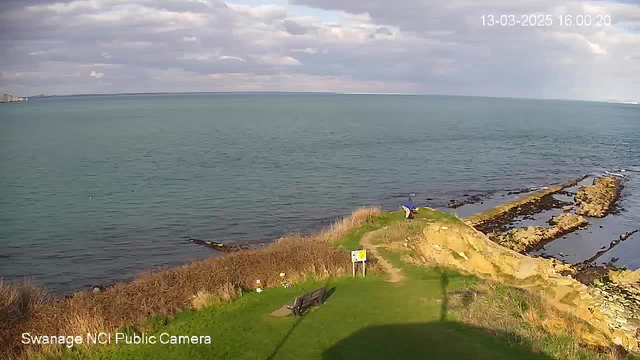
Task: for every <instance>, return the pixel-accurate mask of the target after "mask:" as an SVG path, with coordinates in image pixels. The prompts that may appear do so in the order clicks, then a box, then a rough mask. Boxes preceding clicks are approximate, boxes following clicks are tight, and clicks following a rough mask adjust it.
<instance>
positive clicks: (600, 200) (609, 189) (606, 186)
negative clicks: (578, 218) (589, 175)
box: [576, 176, 622, 218]
mask: <svg viewBox="0 0 640 360" xmlns="http://www.w3.org/2000/svg"><path fill="white" fill-rule="evenodd" d="M620 192H622V181H620V179H619V178H616V177H613V176H606V177H601V178H597V179H595V180H593V185H591V186H583V187H581V188H580V189H578V192H577V193H576V202H577V204H578V208H577V209H576V214H578V215H585V216H591V217H597V218H602V217H605V216H607V214H609V213H610V212H611V211H613V210H614V209H615V206H616V203H617V201H618V199H619V198H620Z"/></svg>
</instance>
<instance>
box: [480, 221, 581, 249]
mask: <svg viewBox="0 0 640 360" xmlns="http://www.w3.org/2000/svg"><path fill="white" fill-rule="evenodd" d="M549 223H550V224H551V225H552V226H551V227H549V228H545V227H542V226H536V227H534V226H529V227H526V228H519V229H513V230H509V231H507V232H505V233H491V234H489V238H490V239H491V240H493V241H495V242H497V243H498V244H500V245H502V246H504V247H506V248H509V249H511V250H513V251H516V252H519V253H522V254H524V253H526V252H528V251H531V250H534V249H537V248H540V247H541V246H542V245H544V244H545V243H547V242H549V241H551V240H555V239H557V238H559V237H561V236H562V235H564V234H567V233H570V232H572V231H574V230H575V229H577V228H580V227H583V226H585V225H587V224H589V222H588V221H587V220H586V219H585V218H584V217H582V216H579V215H574V214H562V215H560V216H555V217H553V218H552V219H551V221H549Z"/></svg>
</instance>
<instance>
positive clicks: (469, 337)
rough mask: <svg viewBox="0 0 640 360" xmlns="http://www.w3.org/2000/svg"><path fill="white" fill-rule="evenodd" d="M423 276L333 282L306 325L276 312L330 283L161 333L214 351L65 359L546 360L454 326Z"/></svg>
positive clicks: (458, 283) (272, 295)
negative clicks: (190, 338)
mask: <svg viewBox="0 0 640 360" xmlns="http://www.w3.org/2000/svg"><path fill="white" fill-rule="evenodd" d="M419 272H421V273H420V276H416V277H414V276H411V277H410V278H408V279H407V280H405V281H403V282H401V283H396V284H392V283H388V282H386V281H384V279H382V278H381V277H375V276H373V277H368V278H365V279H362V278H356V279H350V278H347V279H338V280H333V281H329V282H328V283H326V285H327V288H328V289H333V290H332V294H331V295H330V297H329V298H328V300H327V302H326V303H325V305H323V306H322V307H318V308H314V309H313V310H312V311H310V312H308V313H307V314H306V315H305V316H303V317H302V318H292V317H286V318H276V317H272V316H270V313H271V312H272V311H273V310H275V309H277V308H279V307H280V306H281V305H282V304H285V303H286V302H288V301H290V300H291V299H292V298H293V297H295V296H296V295H298V294H301V293H304V292H306V291H309V290H311V289H313V288H316V287H318V286H321V285H324V284H325V283H306V284H303V285H299V286H294V287H291V288H288V289H267V290H265V291H264V292H263V293H261V294H257V293H250V294H246V295H245V296H243V298H242V299H240V300H238V301H235V302H233V303H231V304H227V305H223V306H220V307H217V308H208V309H203V310H200V311H187V312H183V313H181V314H179V315H178V316H176V317H175V318H173V319H171V320H170V321H160V322H161V323H166V325H165V326H163V327H162V329H161V330H159V332H167V333H169V334H175V335H208V336H211V339H212V344H211V345H118V346H115V345H111V346H103V347H99V348H98V350H97V351H96V352H92V353H89V354H86V353H81V352H73V353H67V354H66V356H65V358H68V359H72V358H86V357H89V358H92V359H151V358H153V359H340V358H344V359H346V358H369V359H389V358H394V359H403V358H416V356H418V357H421V358H424V357H426V356H428V358H430V359H463V358H474V359H485V358H486V359H514V358H517V359H545V357H544V356H542V355H541V354H535V353H531V352H530V351H529V350H528V349H527V348H526V347H524V346H521V345H511V344H509V343H507V342H505V341H503V340H500V339H498V338H495V337H492V336H490V335H488V334H486V333H485V332H484V331H482V329H478V328H473V327H468V326H466V325H464V324H461V323H457V322H451V321H446V319H447V318H448V317H447V316H444V317H443V311H446V309H443V305H442V301H441V299H442V273H441V272H440V271H438V270H437V269H415V272H414V274H416V275H417V274H418V273H419ZM447 273H448V274H450V276H449V280H448V282H447V289H448V290H455V289H458V288H461V287H464V286H466V284H467V281H468V279H467V278H466V277H464V276H460V275H459V274H457V273H454V272H447ZM445 315H446V314H445ZM441 320H445V321H441ZM156 321H158V320H156ZM94 349H95V348H94Z"/></svg>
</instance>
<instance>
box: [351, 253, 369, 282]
mask: <svg viewBox="0 0 640 360" xmlns="http://www.w3.org/2000/svg"><path fill="white" fill-rule="evenodd" d="M361 261H362V277H365V276H366V270H365V269H366V262H367V250H356V251H352V252H351V267H352V268H353V277H356V263H357V262H361Z"/></svg>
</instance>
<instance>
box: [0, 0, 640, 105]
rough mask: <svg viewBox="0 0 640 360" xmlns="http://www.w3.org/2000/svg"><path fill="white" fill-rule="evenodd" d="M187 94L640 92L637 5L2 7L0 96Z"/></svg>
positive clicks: (29, 0)
mask: <svg viewBox="0 0 640 360" xmlns="http://www.w3.org/2000/svg"><path fill="white" fill-rule="evenodd" d="M502 15H506V16H507V19H508V16H509V15H513V20H514V21H516V20H517V21H519V22H520V24H516V23H513V22H512V24H511V25H513V26H509V24H507V26H502V25H499V21H500V19H501V16H502ZM523 15H525V16H527V15H533V16H534V18H536V19H544V20H545V21H547V18H548V19H550V22H549V23H547V24H548V25H549V26H523V24H522V22H521V21H522V20H523V18H522V16H523ZM483 16H484V19H485V23H484V24H483ZM489 16H493V19H494V20H495V21H496V24H495V25H494V26H488V25H487V23H488V19H489ZM561 18H562V19H571V23H572V26H569V25H567V23H568V22H567V21H563V22H564V23H563V24H561V23H560V19H561ZM589 20H590V25H588V24H587V22H588V21H589ZM579 21H580V24H578V22H579ZM547 24H545V25H547ZM191 91H194V92H200V91H212V92H216V91H225V92H226V91H305V92H306V91H328V92H347V93H400V94H407V93H409V94H445V95H471V96H499V97H502V96H507V97H527V98H561V99H581V100H640V0H626V1H601V0H598V1H566V0H529V1H517V0H482V1H480V0H446V1H443V0H228V1H222V0H72V1H67V0H58V1H55V0H1V2H0V93H3V92H4V93H10V94H14V95H18V96H30V95H35V94H48V95H52V94H57V95H68V94H81V93H82V94H91V93H123V92H126V93H129V92H191Z"/></svg>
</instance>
